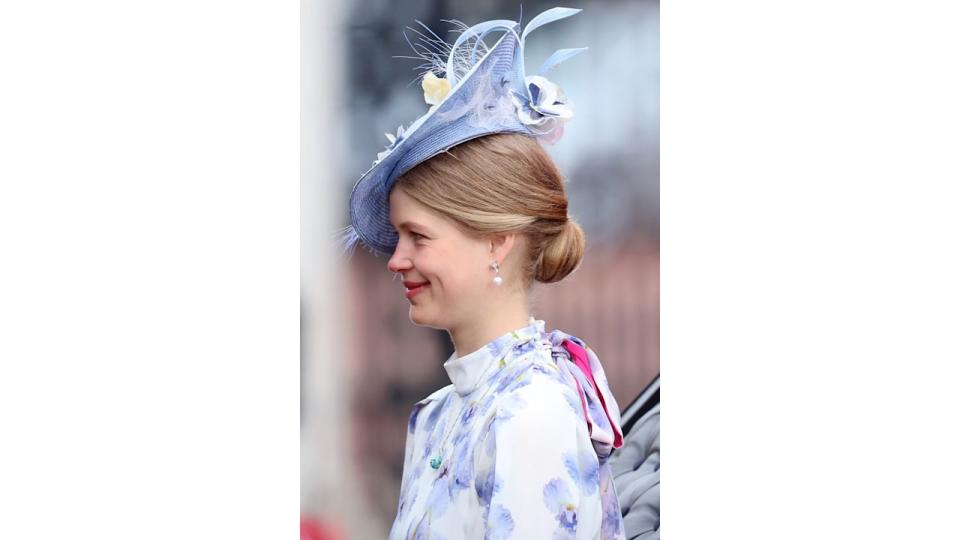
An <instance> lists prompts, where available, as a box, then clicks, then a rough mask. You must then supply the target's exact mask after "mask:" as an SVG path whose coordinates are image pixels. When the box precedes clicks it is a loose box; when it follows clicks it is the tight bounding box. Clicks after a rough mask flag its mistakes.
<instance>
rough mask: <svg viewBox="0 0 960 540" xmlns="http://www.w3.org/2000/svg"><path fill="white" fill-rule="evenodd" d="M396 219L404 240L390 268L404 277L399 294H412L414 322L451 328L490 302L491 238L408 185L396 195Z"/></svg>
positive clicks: (393, 218)
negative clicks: (474, 232)
mask: <svg viewBox="0 0 960 540" xmlns="http://www.w3.org/2000/svg"><path fill="white" fill-rule="evenodd" d="M390 222H391V224H392V225H393V228H394V230H396V231H397V234H398V236H399V239H398V241H397V247H396V249H395V250H394V252H393V255H392V256H391V257H390V260H389V261H388V262H387V268H388V269H389V270H390V271H391V272H395V273H398V274H401V275H402V276H403V282H404V285H405V286H404V287H398V290H397V294H406V296H407V299H408V301H409V302H410V320H411V321H412V322H413V323H414V324H416V325H418V326H429V327H432V328H437V329H450V328H452V327H456V326H457V325H459V324H461V323H462V322H465V321H469V320H471V319H472V318H473V317H474V316H475V315H476V314H477V313H478V312H480V310H482V309H483V307H484V305H486V303H488V302H490V299H491V293H492V292H494V291H492V289H493V288H494V287H495V285H494V284H493V276H494V275H495V273H494V271H493V270H492V269H491V268H490V262H491V261H492V260H494V257H493V256H492V255H491V242H490V241H489V240H485V239H482V238H476V237H473V236H470V235H467V234H464V232H463V231H462V230H461V229H460V228H459V227H458V226H457V225H456V224H455V223H454V222H453V221H452V220H450V219H449V218H447V217H446V216H443V215H441V214H438V213H437V212H435V211H433V210H431V209H430V208H428V207H426V206H424V205H423V204H421V203H419V202H417V201H416V200H415V199H413V198H412V197H410V196H409V195H408V194H407V193H405V192H404V191H403V189H402V188H394V189H393V190H392V191H391V193H390ZM502 272H503V268H501V273H502ZM417 284H424V285H423V286H422V287H415V285H417ZM404 289H409V290H407V291H405V290H404Z"/></svg>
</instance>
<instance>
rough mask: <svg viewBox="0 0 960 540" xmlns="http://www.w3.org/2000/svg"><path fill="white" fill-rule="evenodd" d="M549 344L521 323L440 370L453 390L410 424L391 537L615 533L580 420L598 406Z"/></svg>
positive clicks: (603, 478)
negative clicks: (584, 394)
mask: <svg viewBox="0 0 960 540" xmlns="http://www.w3.org/2000/svg"><path fill="white" fill-rule="evenodd" d="M555 332H556V331H555ZM558 335H559V334H558ZM563 335H564V336H566V334H563ZM556 337H557V335H554V334H550V335H548V334H546V333H545V332H544V325H543V321H539V320H535V319H531V321H530V324H529V325H528V326H526V327H524V328H519V329H516V330H513V331H511V332H507V333H505V334H503V335H501V336H500V337H498V338H496V339H494V340H492V341H490V342H489V343H487V344H486V345H485V346H484V347H481V348H480V349H478V350H476V351H474V352H472V353H469V354H467V355H465V356H457V354H456V353H454V355H453V356H451V358H450V359H449V360H448V361H447V362H445V363H444V369H445V370H446V371H447V374H448V375H449V376H450V380H451V382H452V384H450V385H448V386H446V387H444V388H442V389H440V390H438V391H437V392H434V393H433V394H431V395H430V396H429V397H427V398H425V399H424V400H422V401H420V402H419V403H417V404H416V405H415V406H414V408H413V411H412V412H411V414H410V417H409V422H408V429H407V441H406V454H405V461H404V467H403V471H404V472H403V479H402V482H401V487H400V500H399V503H398V506H397V516H396V518H395V520H394V523H393V526H392V528H391V530H390V536H389V538H390V539H391V540H401V539H404V540H409V539H415V538H431V539H438V538H448V539H452V538H457V539H467V540H481V539H483V540H508V539H521V540H525V539H534V538H536V539H541V538H543V539H555V540H559V539H573V540H580V539H591V540H593V539H597V538H599V539H601V540H620V539H623V538H624V534H623V523H622V519H621V517H620V504H619V501H618V499H617V494H616V491H615V490H614V487H613V482H612V481H611V477H610V471H609V466H608V465H607V464H606V456H602V457H598V454H597V450H596V448H595V444H594V443H595V441H594V440H592V439H591V433H590V429H591V428H589V427H588V424H587V418H588V417H589V418H591V419H594V418H596V419H598V420H599V417H600V415H603V414H604V412H603V408H602V407H600V408H598V410H592V409H594V408H596V405H595V402H593V401H590V400H589V399H587V400H586V401H583V398H582V396H581V395H578V391H577V390H576V387H575V386H571V381H570V380H569V378H565V377H566V373H568V372H567V371H564V370H563V369H560V368H558V365H557V362H558V360H557V356H556V354H554V353H553V351H554V350H555V347H556V343H551V339H555V338H556ZM604 383H605V381H604ZM584 406H586V407H587V416H585V415H584ZM615 420H616V421H617V422H618V421H619V417H617V418H616V419H615ZM618 427H619V426H618ZM432 459H436V460H437V461H439V466H438V467H437V468H434V467H432V466H431V464H430V461H431V460H432Z"/></svg>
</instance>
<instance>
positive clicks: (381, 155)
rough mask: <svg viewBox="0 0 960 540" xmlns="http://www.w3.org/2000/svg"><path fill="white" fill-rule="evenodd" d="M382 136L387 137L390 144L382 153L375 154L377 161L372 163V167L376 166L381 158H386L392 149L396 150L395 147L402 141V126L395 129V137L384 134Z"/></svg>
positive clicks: (391, 134)
mask: <svg viewBox="0 0 960 540" xmlns="http://www.w3.org/2000/svg"><path fill="white" fill-rule="evenodd" d="M384 135H385V136H386V137H387V140H388V141H389V142H390V144H388V145H387V146H386V148H384V149H383V151H382V152H380V153H378V154H377V160H376V161H374V162H373V164H374V165H376V164H377V163H380V161H381V160H382V159H383V158H385V157H387V156H388V155H389V154H390V152H392V151H393V149H394V148H396V146H397V145H398V144H399V143H400V141H402V140H403V135H404V129H403V126H398V127H397V134H396V135H394V134H393V133H384Z"/></svg>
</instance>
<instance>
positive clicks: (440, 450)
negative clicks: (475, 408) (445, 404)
mask: <svg viewBox="0 0 960 540" xmlns="http://www.w3.org/2000/svg"><path fill="white" fill-rule="evenodd" d="M534 337H536V336H533V337H530V338H527V339H525V340H523V341H518V342H516V343H514V344H513V345H511V346H510V349H509V350H508V351H507V353H505V354H504V356H502V357H501V358H500V360H499V362H498V361H491V362H490V364H489V365H488V366H487V369H485V370H483V373H482V374H481V375H480V378H479V380H480V381H485V380H486V378H485V375H486V374H487V373H488V372H489V371H490V368H491V367H493V366H494V364H498V363H499V364H500V367H503V366H504V365H505V364H504V359H505V358H506V355H507V354H509V353H510V351H511V350H513V348H514V347H516V346H518V345H523V344H524V343H526V342H528V341H530V340H532V339H534ZM494 386H495V385H493V384H488V385H487V389H486V390H484V392H483V394H482V395H481V396H480V397H479V398H478V399H471V400H470V401H464V404H463V406H462V407H460V412H459V414H457V421H456V422H454V423H453V424H451V425H450V428H449V429H447V434H446V435H445V436H444V437H443V441H441V442H440V446H438V447H437V453H436V454H435V455H434V456H433V457H432V458H430V466H431V467H432V468H434V469H439V468H440V465H441V464H443V455H444V453H445V450H446V445H447V440H449V439H450V435H452V434H453V431H454V429H455V428H456V427H457V425H458V424H459V423H460V419H461V418H463V413H464V412H465V411H466V410H467V407H468V406H470V405H475V404H477V403H478V402H481V401H483V398H485V397H487V394H489V393H490V389H491V388H493V387H494Z"/></svg>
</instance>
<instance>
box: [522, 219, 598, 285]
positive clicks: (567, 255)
mask: <svg viewBox="0 0 960 540" xmlns="http://www.w3.org/2000/svg"><path fill="white" fill-rule="evenodd" d="M585 246H586V235H585V234H584V232H583V229H582V228H581V227H580V224H578V223H577V222H576V221H574V220H572V219H570V218H569V217H567V221H566V222H565V223H564V225H563V228H562V229H561V230H560V232H559V233H557V235H556V236H554V237H553V238H551V239H549V240H548V241H547V243H546V245H545V246H544V248H543V251H541V252H540V256H539V257H538V258H537V264H536V269H535V274H534V279H536V280H537V281H539V282H541V283H555V282H557V281H560V280H562V279H563V278H565V277H567V276H568V275H570V274H571V273H573V271H574V270H576V269H577V267H578V266H580V262H581V261H582V260H583V250H584V247H585Z"/></svg>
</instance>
